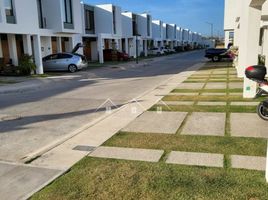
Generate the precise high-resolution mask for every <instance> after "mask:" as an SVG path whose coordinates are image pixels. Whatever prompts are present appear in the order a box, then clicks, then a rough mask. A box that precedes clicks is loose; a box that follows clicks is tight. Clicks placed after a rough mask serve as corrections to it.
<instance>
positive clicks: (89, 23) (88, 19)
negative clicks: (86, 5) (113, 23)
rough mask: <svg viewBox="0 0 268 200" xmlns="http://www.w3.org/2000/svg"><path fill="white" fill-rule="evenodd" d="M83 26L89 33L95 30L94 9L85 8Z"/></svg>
mask: <svg viewBox="0 0 268 200" xmlns="http://www.w3.org/2000/svg"><path fill="white" fill-rule="evenodd" d="M85 27H86V31H90V33H94V32H95V22H94V11H92V10H88V9H85Z"/></svg>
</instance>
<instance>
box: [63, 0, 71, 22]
mask: <svg viewBox="0 0 268 200" xmlns="http://www.w3.org/2000/svg"><path fill="white" fill-rule="evenodd" d="M62 3H63V10H62V12H63V16H64V22H65V23H68V24H72V23H73V16H72V15H73V10H72V0H62Z"/></svg>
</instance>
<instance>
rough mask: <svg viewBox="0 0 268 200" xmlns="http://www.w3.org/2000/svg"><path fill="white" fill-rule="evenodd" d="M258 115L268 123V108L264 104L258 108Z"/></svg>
mask: <svg viewBox="0 0 268 200" xmlns="http://www.w3.org/2000/svg"><path fill="white" fill-rule="evenodd" d="M257 113H258V115H259V117H260V118H262V119H263V120H265V121H268V108H267V107H265V106H264V104H263V102H261V103H260V104H259V105H258V107H257Z"/></svg>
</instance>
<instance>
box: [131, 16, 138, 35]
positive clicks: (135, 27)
mask: <svg viewBox="0 0 268 200" xmlns="http://www.w3.org/2000/svg"><path fill="white" fill-rule="evenodd" d="M137 21H138V19H137V15H135V14H133V15H132V27H133V35H134V36H136V35H138V34H139V33H138V24H137Z"/></svg>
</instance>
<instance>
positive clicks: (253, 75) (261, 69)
mask: <svg viewBox="0 0 268 200" xmlns="http://www.w3.org/2000/svg"><path fill="white" fill-rule="evenodd" d="M245 74H246V77H247V78H248V79H250V80H252V81H255V82H257V83H258V90H257V94H256V96H255V98H258V97H262V96H264V95H268V81H267V80H266V79H265V76H266V74H267V70H266V67H265V66H262V65H254V66H250V67H248V68H247V69H246V71H245ZM257 113H258V115H259V117H260V118H261V119H263V120H266V121H268V99H267V100H264V101H262V102H260V104H259V105H258V107H257Z"/></svg>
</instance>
